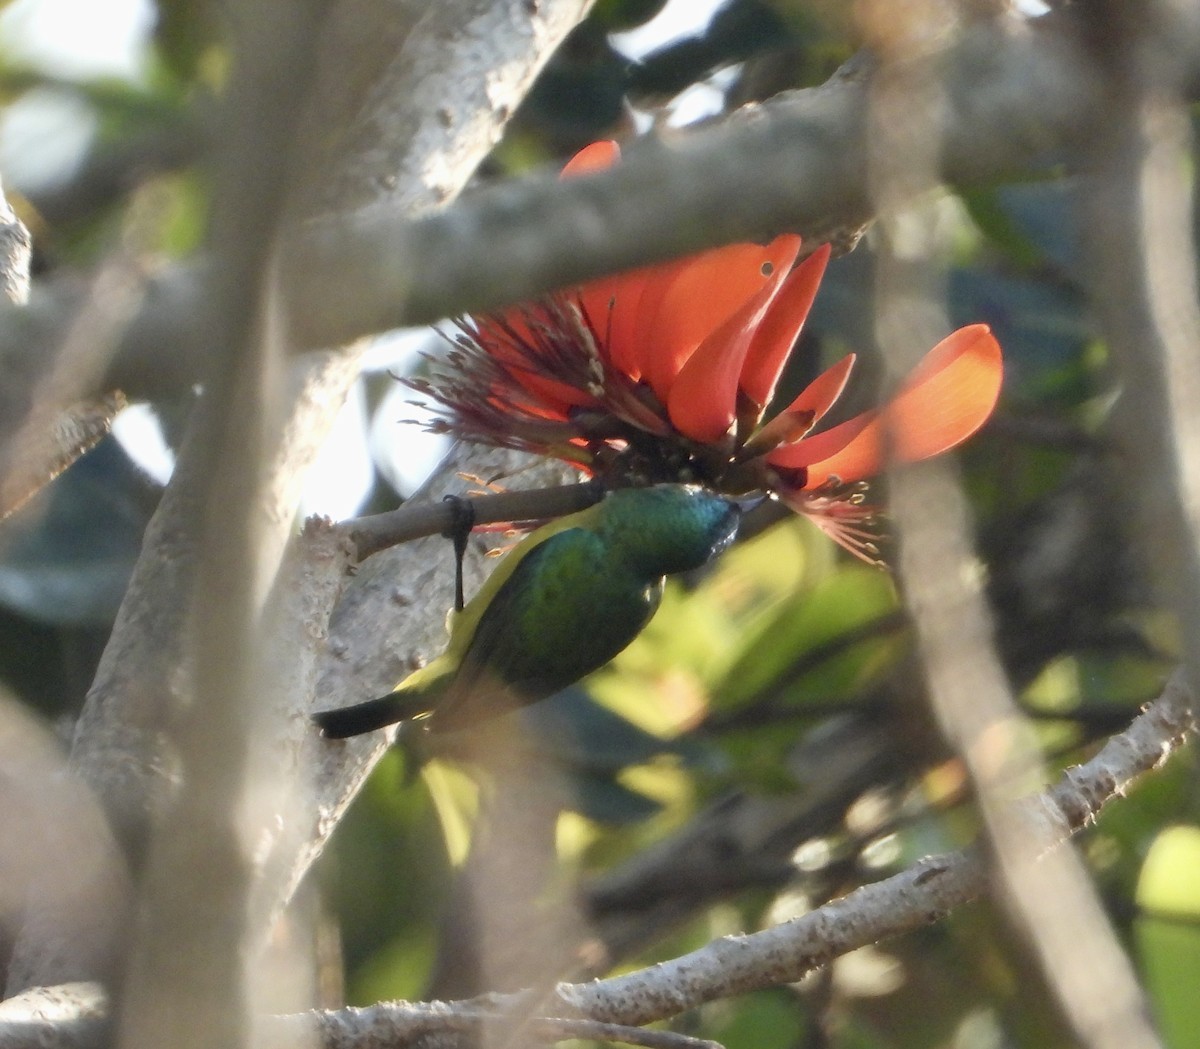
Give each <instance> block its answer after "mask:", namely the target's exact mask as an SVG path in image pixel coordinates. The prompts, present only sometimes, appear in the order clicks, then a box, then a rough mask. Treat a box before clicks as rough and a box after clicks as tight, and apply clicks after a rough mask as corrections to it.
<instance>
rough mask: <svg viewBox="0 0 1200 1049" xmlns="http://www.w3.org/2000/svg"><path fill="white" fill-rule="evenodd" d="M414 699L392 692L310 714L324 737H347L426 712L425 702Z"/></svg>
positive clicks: (406, 719) (419, 715) (427, 711)
mask: <svg viewBox="0 0 1200 1049" xmlns="http://www.w3.org/2000/svg"><path fill="white" fill-rule="evenodd" d="M413 700H414V697H413V696H411V695H405V694H404V693H402V692H392V693H389V694H388V695H386V696H381V697H380V698H379V699H369V700H367V701H366V702H365V703H356V704H355V705H354V706H352V707H342V708H341V709H340V710H321V711H318V712H317V713H316V714H314V715H313V721H315V722H316V723H317V727H318V728H320V730H321V735H323V736H324V737H325V738H326V739H347V738H348V737H350V736H361V735H362V734H363V733H364V732H374V731H375V729H379V728H385V727H386V726H388V725H394V724H395V723H396V722H397V721H409V720H411V719H412V718H417V717H421V716H422V715H423V714H427V713H429V710H428V708H427V707H426V706H425V705H424V704H421V703H416V702H414V701H413Z"/></svg>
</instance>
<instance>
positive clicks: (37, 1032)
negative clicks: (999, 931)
mask: <svg viewBox="0 0 1200 1049" xmlns="http://www.w3.org/2000/svg"><path fill="white" fill-rule="evenodd" d="M1195 724H1196V719H1195V716H1194V714H1193V701H1192V696H1191V693H1190V692H1189V691H1188V690H1187V687H1186V683H1185V680H1184V676H1183V674H1182V673H1181V672H1177V673H1176V674H1174V675H1173V676H1172V678H1171V679H1170V681H1169V682H1168V683H1167V685H1166V686H1165V688H1164V690H1163V693H1162V695H1160V696H1159V698H1158V699H1156V700H1154V702H1152V703H1150V704H1148V705H1147V706H1146V708H1145V710H1143V712H1142V713H1141V714H1139V715H1138V716H1137V717H1136V718H1135V719H1134V720H1133V721H1132V723H1131V724H1130V725H1129V727H1128V728H1127V729H1126V730H1125V731H1124V732H1122V733H1120V734H1118V735H1116V736H1113V737H1112V738H1111V739H1110V740H1109V741H1108V742H1107V743H1106V744H1105V746H1104V747H1103V748H1101V749H1100V751H1099V752H1098V753H1097V754H1096V755H1095V756H1094V757H1093V758H1091V760H1089V761H1087V762H1085V763H1084V764H1082V765H1079V766H1077V767H1075V768H1073V769H1070V770H1068V771H1067V772H1066V773H1065V774H1064V776H1063V777H1062V778H1061V779H1060V780H1059V782H1058V783H1056V784H1055V785H1054V786H1052V787H1051V788H1050V789H1049V790H1046V791H1044V792H1042V793H1040V794H1038V795H1035V796H1033V797H1031V798H1028V799H1026V800H1025V801H1024V802H1021V803H1019V804H1018V805H1017V806H1016V807H1015V813H1014V814H1015V815H1016V816H1017V817H1018V818H1020V819H1023V820H1024V821H1025V823H1026V825H1027V826H1029V828H1030V831H1031V833H1034V834H1036V835H1037V836H1038V837H1039V839H1040V840H1041V841H1043V842H1044V843H1045V844H1046V846H1047V847H1052V846H1053V845H1055V844H1061V843H1062V842H1064V841H1066V840H1067V839H1068V838H1069V837H1070V835H1071V834H1073V833H1074V832H1076V831H1077V830H1079V829H1080V828H1082V827H1084V826H1087V825H1088V824H1089V823H1091V822H1092V821H1093V820H1094V819H1095V818H1096V816H1097V815H1098V814H1099V813H1100V811H1101V810H1102V809H1103V808H1104V807H1105V805H1107V804H1108V803H1109V802H1110V801H1112V800H1113V799H1114V798H1118V797H1121V796H1123V795H1124V794H1125V793H1126V792H1127V791H1128V790H1129V788H1130V785H1131V784H1132V782H1133V781H1134V780H1135V779H1137V778H1138V777H1139V776H1141V775H1143V774H1144V773H1146V772H1148V771H1150V770H1151V769H1154V768H1156V767H1158V766H1159V765H1161V764H1162V763H1163V762H1164V761H1165V760H1166V759H1167V757H1168V756H1170V755H1171V754H1172V753H1173V752H1174V751H1175V750H1177V749H1178V748H1179V747H1180V746H1182V744H1183V743H1184V742H1185V741H1186V739H1187V737H1188V736H1190V735H1191V734H1192V733H1193V732H1194V731H1195ZM987 891H988V871H987V867H986V865H985V864H984V863H983V861H982V860H981V858H980V856H979V854H978V853H977V852H976V851H975V850H967V851H962V852H956V853H951V854H948V855H945V856H935V857H928V858H926V859H924V860H922V861H920V862H919V863H917V864H915V865H914V866H912V867H910V868H908V869H907V870H905V871H902V872H901V873H900V874H896V875H893V876H892V877H890V878H886V879H884V880H882V881H878V882H873V883H872V884H870V885H864V886H863V887H861V888H859V889H857V890H855V891H854V892H852V893H850V894H849V895H847V896H844V897H842V898H840V899H837V900H833V901H831V902H830V903H827V904H825V905H824V906H822V907H819V908H817V909H816V910H813V911H810V912H809V913H807V914H805V915H802V916H800V917H798V918H794V919H792V920H791V921H789V922H785V923H783V924H782V925H777V926H774V927H773V928H770V929H766V930H763V931H762V932H757V933H750V934H748V935H744V936H727V937H723V938H722V939H720V940H716V941H714V942H712V943H710V944H708V945H707V946H705V947H702V948H700V949H699V950H697V951H693V952H691V953H690V954H686V955H683V956H682V957H678V958H674V959H672V960H670V961H667V962H663V963H660V964H659V965H656V966H653V967H652V968H649V969H640V970H638V971H636V972H632V973H627V974H624V975H621V976H615V977H611V978H609V979H605V980H594V981H591V982H589V983H577V984H567V983H564V984H560V985H559V986H558V987H557V989H556V993H557V997H558V999H559V1000H560V1001H561V1003H562V1006H563V1009H564V1015H565V1016H566V1017H567V1018H570V1019H588V1020H592V1021H597V1022H601V1023H612V1024H619V1025H622V1026H640V1025H642V1024H646V1023H651V1022H653V1021H655V1020H662V1019H666V1018H668V1017H670V1016H674V1015H677V1014H678V1013H680V1012H683V1011H685V1010H687V1009H692V1008H695V1007H697V1006H700V1005H703V1004H704V1003H705V1002H709V1001H713V1000H715V999H718V998H725V997H730V996H732V995H735V994H745V993H746V992H748V991H753V990H759V989H762V988H766V987H774V986H778V985H780V984H783V983H792V982H794V981H796V980H798V979H800V978H801V977H803V976H804V975H805V974H806V973H808V972H810V971H811V970H813V969H814V968H816V967H818V966H820V965H824V964H827V963H828V962H830V961H831V960H832V959H834V958H836V957H839V956H841V955H843V954H846V953H848V952H849V951H852V950H855V949H857V948H859V947H863V946H865V945H867V944H870V943H876V942H878V941H880V940H885V939H891V938H893V937H895V936H898V935H901V934H902V933H905V932H910V931H912V930H914V929H918V928H921V927H923V926H925V925H928V924H930V923H931V922H934V921H937V920H938V919H940V918H942V917H944V916H945V915H946V914H948V913H949V912H950V911H952V910H953V909H955V908H956V907H959V906H961V905H962V904H964V903H966V902H968V901H970V900H973V899H975V898H977V897H979V896H982V895H983V894H984V893H986V892H987ZM31 993H32V992H31ZM70 1001H71V999H70V998H69V996H67V1003H66V1004H64V1005H63V1007H62V1008H60V1009H58V1010H56V1011H55V1012H53V1014H50V1015H47V1014H45V1013H43V1012H42V1011H41V1009H40V1007H39V1006H37V1005H36V1004H35V1002H36V999H31V1000H30V1005H29V1006H28V1008H22V1005H21V1002H20V1000H18V999H13V1000H11V1001H10V1002H8V1003H5V1005H6V1008H5V1009H4V1010H3V1012H0V1049H15V1047H18V1046H20V1047H22V1049H24V1047H25V1046H27V1045H29V1044H30V1042H31V1041H32V1040H34V1039H38V1041H37V1044H52V1045H55V1046H58V1047H61V1049H75V1047H76V1046H84V1045H91V1044H94V1040H95V1038H96V1027H97V1025H100V1024H103V1022H104V1015H105V1014H104V1010H103V1009H102V1008H100V1007H98V1006H97V1004H96V1002H95V1000H94V996H91V995H89V996H88V997H87V998H86V999H85V1000H84V1001H81V1003H80V1005H79V1006H78V1008H74V1007H72V1006H71V1005H70ZM528 1001H529V996H528V993H518V994H513V995H491V996H488V998H487V1000H486V1004H487V1007H488V1008H489V1010H494V1011H496V1012H502V1011H504V1010H519V1009H524V1008H527V1007H528ZM481 1004H482V1003H481V1000H480V999H471V1000H469V1001H464V1002H428V1003H407V1002H391V1003H384V1004H380V1005H377V1006H373V1007H371V1008H370V1009H341V1010H336V1011H332V1012H325V1013H301V1014H293V1015H289V1016H280V1017H277V1018H276V1019H275V1020H274V1021H273V1022H272V1023H271V1024H270V1025H269V1027H268V1028H267V1030H265V1031H264V1035H267V1036H269V1038H270V1044H272V1045H274V1044H279V1045H284V1044H288V1045H292V1044H296V1043H297V1041H298V1040H299V1039H301V1038H302V1037H310V1038H312V1037H315V1038H316V1043H315V1044H317V1045H319V1046H321V1047H322V1049H334V1047H339V1049H344V1047H348V1046H355V1047H358V1049H363V1047H366V1046H368V1045H375V1044H394V1040H395V1037H396V1032H398V1031H399V1032H401V1033H404V1034H407V1035H413V1034H419V1033H427V1032H429V1031H433V1030H447V1029H450V1030H455V1029H458V1027H459V1025H460V1024H461V1019H459V1018H452V1017H453V1014H455V1013H456V1012H460V1011H462V1012H468V1013H477V1012H478V1011H479V1009H480V1006H481ZM418 1023H419V1028H420V1029H419V1030H418V1029H417V1028H416V1027H415V1026H414V1025H415V1024H418ZM389 1037H390V1038H391V1039H392V1041H387V1039H388V1038H389Z"/></svg>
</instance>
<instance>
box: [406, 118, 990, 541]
mask: <svg viewBox="0 0 1200 1049" xmlns="http://www.w3.org/2000/svg"><path fill="white" fill-rule="evenodd" d="M618 159H619V151H618V148H617V145H616V143H613V142H596V143H593V144H592V145H591V146H588V147H587V148H586V149H584V150H582V151H581V152H580V153H578V154H576V156H575V157H574V158H573V159H572V160H571V162H570V163H569V164H568V165H567V166H566V168H565V169H564V171H563V174H564V176H570V175H577V174H581V173H585V172H589V171H594V170H597V169H600V168H605V167H608V166H610V165H611V164H613V163H615V162H616V161H617V160H618ZM799 254H800V238H799V237H798V236H796V235H795V234H784V235H783V236H780V237H777V238H775V240H773V241H771V243H770V244H768V245H766V246H765V247H764V246H762V245H758V244H731V245H729V246H727V247H723V248H715V249H713V250H711V251H705V252H702V253H700V254H698V255H692V256H690V257H688V258H684V259H679V260H676V261H674V262H669V263H666V264H663V265H658V266H647V267H643V268H641V269H637V270H631V271H628V272H625V273H619V274H616V275H614V276H611V277H604V278H601V279H600V280H595V281H591V282H589V283H587V284H584V285H581V286H580V287H578V288H574V289H571V290H568V291H563V292H558V293H556V294H553V295H551V296H549V297H547V298H545V299H543V300H540V301H537V302H533V303H525V304H521V305H518V306H514V307H511V308H509V309H507V310H505V311H503V312H502V313H499V314H496V315H493V316H488V317H484V318H480V319H472V318H467V319H464V320H461V321H460V322H458V327H459V331H458V333H457V334H456V336H455V337H454V338H453V339H452V347H451V350H450V352H449V354H448V357H447V360H446V363H445V365H444V366H443V368H442V370H441V371H440V372H439V373H438V374H435V375H434V377H433V378H432V379H431V380H428V381H426V380H413V381H412V383H411V385H413V386H414V387H415V388H416V389H418V390H420V391H422V392H424V393H425V394H426V395H428V396H430V397H431V398H433V400H435V401H436V402H438V403H439V404H440V405H441V406H442V408H443V410H444V412H445V417H444V418H443V419H442V420H440V421H439V422H438V423H436V424H435V429H438V430H440V431H442V432H447V433H452V434H454V435H456V436H458V437H461V438H464V439H466V440H470V441H476V442H480V443H484V444H491V445H497V446H501V447H509V448H519V449H524V450H528V451H533V452H538V453H542V454H549V455H554V456H557V457H559V458H561V459H564V460H566V461H568V462H570V463H573V464H574V465H576V466H578V467H579V468H580V469H582V470H584V471H586V472H588V473H591V474H595V475H599V476H601V477H604V478H606V479H610V480H612V481H613V482H614V483H624V484H628V483H635V484H637V483H654V482H661V481H694V482H700V483H704V484H707V485H709V486H711V487H712V488H714V489H716V490H718V491H725V492H729V493H731V494H740V493H745V492H750V491H755V490H763V491H770V492H774V493H776V494H777V495H778V496H779V497H780V498H782V499H783V500H784V501H786V502H787V503H788V504H789V505H790V506H792V507H793V508H794V509H796V510H797V511H799V512H801V513H803V514H805V515H806V516H808V517H810V518H811V519H812V520H813V521H815V522H816V523H817V524H818V525H819V526H820V527H821V528H823V529H824V530H825V531H826V532H828V533H829V534H830V535H831V536H832V537H833V538H834V539H836V540H837V541H838V542H839V543H841V544H842V545H843V546H845V547H846V548H847V549H849V550H851V551H852V552H854V553H856V554H858V555H859V556H861V557H867V558H868V559H870V556H871V555H872V554H873V553H874V548H873V546H872V544H871V541H870V540H871V533H870V531H869V530H868V528H867V527H866V526H867V524H868V522H869V518H870V516H871V510H870V508H868V507H865V506H864V505H863V497H862V493H861V488H862V485H861V482H862V481H864V480H865V479H866V478H868V477H871V476H873V475H874V474H876V473H878V472H879V471H880V470H882V469H883V468H884V466H885V465H886V464H887V462H888V460H889V458H890V459H893V460H895V461H897V462H911V461H915V460H918V459H924V458H927V457H929V456H932V455H937V454H938V453H939V452H943V451H946V450H947V449H949V448H953V447H954V446H955V445H957V444H959V443H961V442H962V441H964V440H966V438H967V437H969V436H970V435H971V434H973V433H974V432H975V431H976V430H977V429H979V427H980V426H982V425H983V423H984V422H985V421H986V420H987V418H988V416H989V415H990V414H991V412H992V409H993V408H994V407H995V404H996V400H997V398H998V397H999V393H1000V384H1001V380H1002V374H1003V366H1002V361H1001V355H1000V347H999V345H998V344H997V342H996V340H995V338H994V337H993V336H992V334H991V331H990V330H989V329H988V328H987V326H986V325H983V324H974V325H970V326H968V327H965V328H960V329H959V330H958V331H956V332H953V333H952V334H951V335H948V336H947V337H946V338H945V339H943V340H942V341H941V342H940V343H939V344H938V345H937V346H935V347H934V348H933V350H931V351H930V352H929V353H928V354H927V355H926V357H925V358H924V359H923V360H922V361H921V363H920V364H919V365H918V366H917V367H916V368H915V369H914V370H913V372H912V374H911V375H910V376H909V377H908V379H907V381H906V382H905V383H904V384H903V385H902V386H901V388H900V390H899V391H898V392H897V393H896V395H895V396H894V397H893V398H892V399H891V401H890V402H889V403H888V404H887V405H886V406H885V407H883V408H881V409H876V410H873V411H870V412H866V413H864V414H862V415H859V416H856V417H855V418H853V419H850V420H848V421H847V422H843V423H841V424H840V425H837V426H833V427H831V428H829V429H826V430H823V431H821V432H814V429H815V427H816V425H817V423H818V422H819V421H820V420H821V418H822V417H823V416H824V415H825V413H826V412H827V411H829V409H830V408H831V407H832V406H833V404H834V403H835V402H836V401H837V399H838V397H839V396H840V395H841V393H842V390H843V389H844V388H845V385H846V382H847V380H848V379H849V376H850V371H851V369H852V368H853V365H854V355H853V354H850V355H849V356H847V357H845V358H843V359H842V360H840V361H839V362H838V363H837V364H835V365H833V367H831V368H829V369H828V370H827V371H825V372H824V373H823V374H821V375H820V376H818V377H817V378H816V379H814V380H813V381H812V382H811V383H810V384H809V385H808V386H807V387H806V388H805V389H804V390H803V392H801V393H800V395H799V396H798V397H797V398H796V399H795V400H794V401H792V403H791V404H789V405H788V406H787V407H785V408H784V409H783V410H782V411H779V412H778V413H776V414H775V415H774V416H773V417H771V418H770V419H767V420H764V413H765V411H766V409H767V406H768V405H769V404H770V403H771V400H772V397H773V395H774V392H775V385H776V383H777V382H778V380H779V377H780V374H781V373H782V372H783V369H784V366H785V364H786V363H787V360H788V356H789V355H790V353H791V352H792V349H793V347H794V346H795V343H796V340H797V338H798V336H799V335H800V331H801V329H802V328H803V326H804V321H805V319H806V317H807V316H808V312H809V309H810V307H811V306H812V302H813V298H814V297H815V295H816V292H817V286H818V285H819V284H820V281H821V276H822V274H823V273H824V271H825V264H826V262H827V261H828V259H829V247H828V245H823V246H822V247H820V248H818V249H817V250H816V251H815V252H813V253H812V254H811V255H809V256H808V257H807V258H806V259H804V260H803V261H802V262H800V263H799V265H795V263H796V259H797V257H798V256H799Z"/></svg>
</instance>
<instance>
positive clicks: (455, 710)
mask: <svg viewBox="0 0 1200 1049" xmlns="http://www.w3.org/2000/svg"><path fill="white" fill-rule="evenodd" d="M740 514H741V507H740V505H739V504H738V503H737V502H734V501H731V500H729V499H724V498H721V497H720V496H717V495H713V494H712V493H711V492H708V491H705V490H704V489H703V488H699V487H696V486H693V485H677V484H674V485H667V484H664V485H656V486H654V487H651V488H623V489H618V490H616V491H613V492H609V493H608V494H607V495H606V496H605V497H604V499H602V500H601V501H600V502H599V503H597V504H596V505H595V506H591V507H589V508H588V509H586V510H582V511H580V512H579V513H575V514H570V515H569V516H566V517H562V518H559V519H558V520H556V521H552V522H550V523H549V524H547V525H544V526H542V527H541V528H539V529H538V530H537V531H535V532H532V533H531V534H530V535H529V536H528V537H527V538H526V539H525V540H524V541H523V542H521V544H520V545H519V546H517V547H516V549H514V550H513V551H512V552H511V553H509V554H508V555H507V556H506V557H505V558H504V560H503V561H501V562H500V564H499V566H498V567H497V568H496V570H495V571H494V572H493V573H492V574H491V576H489V577H488V580H487V581H486V582H485V583H484V585H483V586H482V587H480V589H479V592H478V593H477V594H476V595H475V596H474V597H473V598H472V599H471V600H470V601H469V602H468V603H467V605H466V607H464V608H463V609H462V611H460V612H452V613H451V620H450V642H449V645H448V647H447V648H446V651H445V652H444V653H443V654H442V655H440V656H439V657H438V658H437V659H435V660H433V661H432V662H431V663H429V664H428V665H427V666H425V667H423V668H421V669H420V670H417V671H415V672H414V673H412V674H410V675H409V676H408V677H407V678H405V679H404V681H402V682H401V683H400V684H399V685H397V686H396V688H395V690H394V691H392V692H390V693H389V694H388V695H386V696H383V697H381V698H379V699H372V700H368V701H367V702H365V703H358V704H356V705H355V706H351V707H344V708H342V709H340V710H325V711H321V712H319V713H317V714H315V715H314V719H315V720H316V723H317V725H318V726H320V729H321V731H322V733H323V734H324V735H325V736H327V737H329V738H330V739H345V738H346V737H348V736H357V735H361V734H362V733H364V732H371V731H372V730H374V729H379V728H383V727H384V726H386V725H392V724H395V723H396V722H397V721H407V720H409V719H412V718H426V717H427V718H428V724H429V727H430V728H432V729H436V730H438V731H453V730H456V729H461V728H464V727H466V726H468V725H473V724H475V723H477V722H479V721H483V720H486V719H488V718H493V717H496V716H497V715H500V714H504V713H507V712H509V711H511V710H515V709H516V708H517V707H521V706H524V705H526V704H529V703H535V702H537V701H538V700H540V699H545V698H547V697H548V696H552V695H554V693H556V692H559V691H561V690H562V689H564V688H566V687H567V686H568V685H571V684H574V683H575V682H576V681H578V680H579V679H580V678H582V677H584V676H585V675H587V674H590V673H591V672H592V671H593V670H596V669H598V668H600V667H602V666H603V665H604V664H605V663H607V662H608V661H609V660H610V659H612V658H613V657H614V656H615V655H617V654H618V653H619V652H621V651H622V650H623V649H624V648H625V647H626V646H627V645H628V644H629V643H630V642H631V641H632V640H633V639H634V638H635V637H637V635H638V634H639V633H640V632H641V631H642V628H643V627H645V625H646V624H647V623H648V622H649V621H650V618H651V616H653V615H654V613H655V611H656V610H657V609H658V605H659V602H660V601H661V599H662V593H663V585H664V582H665V577H666V576H668V575H673V574H675V573H676V572H686V571H688V570H690V569H693V568H699V567H700V566H702V565H704V564H707V563H708V562H709V561H710V560H712V559H713V558H714V557H716V556H717V555H718V554H719V553H720V552H721V551H722V550H724V549H725V548H726V547H727V546H728V545H729V544H730V543H731V542H732V541H733V538H734V536H735V535H736V534H737V528H738V519H739V517H740Z"/></svg>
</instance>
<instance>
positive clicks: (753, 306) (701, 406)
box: [667, 269, 788, 443]
mask: <svg viewBox="0 0 1200 1049" xmlns="http://www.w3.org/2000/svg"><path fill="white" fill-rule="evenodd" d="M787 275H788V273H787V270H786V269H778V270H776V271H775V272H774V273H773V274H772V275H771V277H770V279H769V280H768V281H767V283H766V284H764V285H763V286H762V287H761V288H760V289H759V290H758V291H757V292H756V293H755V294H754V295H753V296H751V298H750V300H749V301H748V302H746V303H745V304H744V305H743V306H741V307H740V308H739V309H738V310H737V311H736V312H735V313H734V314H733V316H731V317H730V318H729V319H728V320H726V321H725V322H724V323H722V324H720V325H719V326H718V327H717V328H716V329H714V330H713V331H712V332H710V333H709V334H708V335H707V336H706V337H705V339H704V341H703V342H701V343H700V345H699V346H697V347H696V351H695V353H693V354H692V355H691V356H690V357H689V358H688V359H687V361H685V362H684V365H683V367H682V368H680V369H679V374H678V375H677V376H676V377H675V381H674V382H673V383H672V384H671V388H670V391H669V392H668V395H667V412H668V414H669V415H670V418H671V423H672V425H673V426H674V427H675V429H677V430H678V431H679V432H680V433H682V434H684V435H685V436H687V437H691V438H692V439H693V440H696V441H704V442H706V443H713V442H716V441H719V440H720V439H721V438H722V437H724V436H725V435H726V434H727V433H728V432H729V428H730V427H731V426H732V425H733V421H734V419H735V418H736V416H737V393H738V380H739V377H740V376H741V373H742V367H743V365H744V363H745V360H746V353H747V351H748V350H749V349H750V343H751V340H752V339H753V338H754V332H755V330H756V329H757V328H758V325H759V324H761V323H762V320H763V318H764V317H765V316H766V315H767V311H768V310H769V309H770V308H771V303H772V302H773V301H774V300H775V298H776V296H777V295H779V293H780V291H781V289H782V288H783V285H784V281H785V279H786V278H787Z"/></svg>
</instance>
